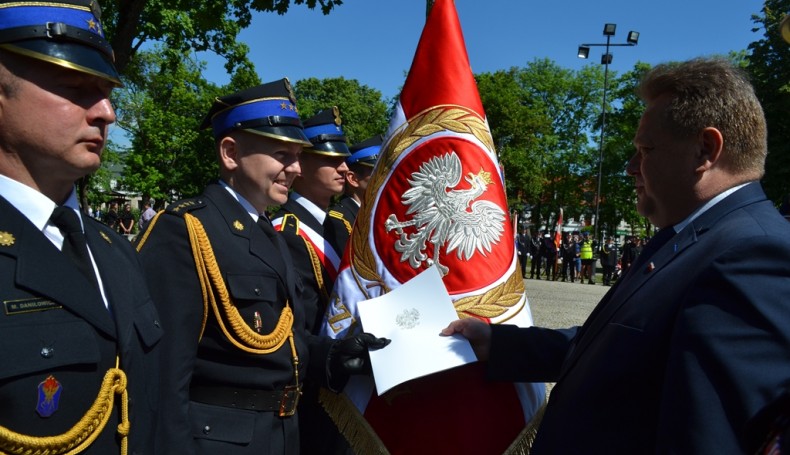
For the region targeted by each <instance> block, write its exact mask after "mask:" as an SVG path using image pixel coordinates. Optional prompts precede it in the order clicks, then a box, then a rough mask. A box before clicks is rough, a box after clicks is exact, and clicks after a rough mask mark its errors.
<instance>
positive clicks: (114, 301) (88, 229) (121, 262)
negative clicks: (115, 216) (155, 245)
mask: <svg viewBox="0 0 790 455" xmlns="http://www.w3.org/2000/svg"><path fill="white" fill-rule="evenodd" d="M85 236H86V238H87V239H88V246H89V247H90V249H91V252H92V253H93V258H94V260H95V261H96V265H97V267H98V269H99V270H100V275H101V279H102V283H103V287H104V293H105V295H106V296H107V302H108V305H109V312H110V314H111V315H112V316H113V318H114V319H115V326H116V328H117V330H118V339H119V340H121V342H122V343H123V342H125V341H126V340H128V339H129V333H130V330H131V329H132V323H133V321H134V318H133V314H132V311H133V308H135V302H133V301H132V300H133V299H134V296H135V295H137V290H136V289H129V288H128V287H127V286H130V285H132V283H135V282H136V280H133V279H132V278H131V276H130V273H131V272H132V271H131V270H130V269H129V267H134V266H135V264H130V263H129V262H128V261H127V260H126V258H125V257H124V255H123V253H122V252H121V250H120V249H119V248H120V246H119V245H118V242H127V240H126V239H124V238H119V237H118V236H111V235H109V234H107V233H106V232H103V231H102V230H100V229H99V228H98V227H97V226H95V225H94V224H93V223H90V222H86V223H85ZM113 284H114V285H113Z"/></svg>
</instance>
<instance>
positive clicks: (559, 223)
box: [554, 208, 562, 249]
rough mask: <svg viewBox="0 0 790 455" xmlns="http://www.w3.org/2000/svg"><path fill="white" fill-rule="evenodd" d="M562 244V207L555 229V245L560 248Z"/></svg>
mask: <svg viewBox="0 0 790 455" xmlns="http://www.w3.org/2000/svg"><path fill="white" fill-rule="evenodd" d="M560 245H562V209H561V208H560V217H559V218H557V227H556V228H555V229H554V246H556V247H557V248H558V249H559V247H560Z"/></svg>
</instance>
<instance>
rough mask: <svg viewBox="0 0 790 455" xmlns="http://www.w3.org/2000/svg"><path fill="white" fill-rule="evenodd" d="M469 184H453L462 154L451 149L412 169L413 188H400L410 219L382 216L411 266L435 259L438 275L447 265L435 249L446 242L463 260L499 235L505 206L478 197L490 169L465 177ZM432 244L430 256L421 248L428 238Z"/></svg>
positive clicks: (484, 248)
mask: <svg viewBox="0 0 790 455" xmlns="http://www.w3.org/2000/svg"><path fill="white" fill-rule="evenodd" d="M464 180H466V181H467V182H469V184H470V185H471V188H469V189H464V190H456V189H455V187H456V186H457V185H458V183H460V182H461V160H460V159H459V158H458V155H456V153H455V152H454V151H451V152H450V153H447V154H445V155H442V156H434V157H432V158H431V159H430V160H428V161H427V162H425V163H423V164H422V165H421V166H420V170H419V171H418V172H415V173H413V174H412V175H411V179H409V184H410V185H411V188H410V189H409V190H407V191H406V192H405V193H403V197H402V198H401V202H402V203H403V204H404V205H408V206H410V207H409V209H408V210H407V211H406V215H414V216H413V218H412V219H411V220H408V221H399V220H398V219H397V217H396V216H395V215H394V214H392V215H390V216H389V217H388V218H387V220H386V221H385V222H384V227H385V228H386V229H387V232H390V231H392V230H395V232H396V233H397V234H398V235H400V238H399V239H398V241H397V242H395V250H396V251H398V252H399V253H403V254H402V255H401V262H403V261H406V260H408V261H409V264H410V265H411V266H412V267H413V268H415V269H416V268H419V267H420V266H421V265H422V263H423V262H425V263H427V264H428V266H430V265H432V264H436V266H437V268H438V269H439V271H440V272H441V274H442V276H444V275H447V273H448V272H449V271H450V269H449V268H448V267H447V266H445V265H442V264H441V263H439V249H440V248H441V247H442V246H444V245H445V244H446V245H447V247H446V250H447V253H451V252H453V251H454V250H455V251H456V255H457V257H458V259H461V260H467V259H470V258H471V257H472V255H474V254H475V251H479V252H480V254H482V255H483V256H485V255H486V253H489V252H491V246H492V245H493V244H495V243H497V242H498V241H499V239H500V238H501V237H502V233H503V231H504V223H505V212H504V211H503V210H502V209H501V208H500V207H499V206H498V205H496V204H494V203H493V202H491V201H485V200H483V201H476V199H477V198H479V197H480V196H481V195H482V194H483V193H485V191H486V187H487V186H488V185H490V184H491V183H492V181H491V173H490V172H484V171H483V170H482V169H481V170H480V172H479V173H477V174H472V173H471V172H470V173H469V174H467V176H466V177H464ZM408 226H416V227H417V232H416V233H414V234H405V233H404V232H403V228H405V227H408ZM427 242H430V243H432V244H433V258H428V256H427V255H426V254H425V247H426V243H427Z"/></svg>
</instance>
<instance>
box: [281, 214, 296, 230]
mask: <svg viewBox="0 0 790 455" xmlns="http://www.w3.org/2000/svg"><path fill="white" fill-rule="evenodd" d="M280 232H291V233H293V234H299V218H298V217H297V216H296V215H294V214H293V213H286V214H284V215H283V222H282V223H281V224H280Z"/></svg>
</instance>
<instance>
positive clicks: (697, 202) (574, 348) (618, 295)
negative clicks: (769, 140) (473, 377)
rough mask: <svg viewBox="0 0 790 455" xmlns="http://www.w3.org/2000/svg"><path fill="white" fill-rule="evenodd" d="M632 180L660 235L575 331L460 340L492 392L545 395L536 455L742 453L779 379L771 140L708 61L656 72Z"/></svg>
mask: <svg viewBox="0 0 790 455" xmlns="http://www.w3.org/2000/svg"><path fill="white" fill-rule="evenodd" d="M639 93H640V95H641V97H642V99H643V100H644V101H645V102H646V110H645V112H644V114H643V115H642V119H641V121H640V124H639V128H638V130H637V133H636V137H635V139H634V144H635V146H636V153H635V154H634V155H633V156H632V157H631V160H630V161H629V163H628V167H627V172H628V174H629V175H631V176H633V177H634V180H635V184H636V194H637V209H638V211H639V213H640V214H642V215H643V216H645V217H647V218H648V219H649V220H650V221H651V222H652V223H653V224H654V225H655V226H657V227H659V228H661V229H660V231H659V232H658V234H657V235H656V236H654V237H653V239H652V240H651V241H650V243H649V244H648V245H646V246H645V250H644V251H643V252H642V253H641V255H640V257H639V258H638V259H637V260H636V263H635V264H634V265H633V266H632V267H631V270H630V271H629V273H628V274H627V275H626V276H624V277H623V278H621V279H620V280H618V281H617V283H615V285H614V286H613V287H612V289H611V290H610V291H609V292H608V293H607V294H606V295H605V296H604V298H603V299H602V300H601V303H600V304H599V305H598V307H597V308H595V310H594V311H593V312H592V314H591V315H590V317H589V318H588V319H587V321H586V322H585V323H584V325H583V326H582V327H574V328H571V329H567V330H549V329H544V328H537V327H535V328H528V329H519V328H515V327H512V326H501V327H500V326H497V327H489V326H487V325H485V324H482V323H479V321H472V320H470V319H466V320H464V321H456V322H453V323H452V324H451V325H450V326H449V327H448V328H446V329H445V330H444V333H445V334H450V333H454V332H459V333H462V334H463V335H464V336H466V337H467V338H469V339H470V340H471V341H472V342H473V345H474V346H475V348H476V351H477V352H478V354H479V356H480V358H481V359H487V360H488V373H489V377H490V378H491V379H497V380H519V381H552V382H554V381H556V383H557V384H556V386H555V387H554V389H553V390H552V392H551V397H550V399H549V403H548V406H547V408H546V412H545V415H544V417H543V421H542V424H541V426H540V429H539V430H538V434H537V439H536V440H535V443H534V445H533V447H532V452H531V453H534V454H538V455H539V454H545V453H550V454H563V453H569V454H571V453H573V454H576V453H585V454H604V453H606V454H611V453H689V454H690V453H693V454H730V453H743V451H744V449H745V448H746V445H747V444H746V442H745V441H744V438H743V436H742V432H743V431H744V428H745V426H746V423H747V421H748V420H749V419H750V418H752V417H753V416H754V415H755V414H756V413H757V412H758V410H760V409H761V408H762V407H763V406H765V405H766V404H767V403H768V401H769V400H770V399H771V398H772V397H773V396H775V395H776V394H777V393H778V392H779V391H780V390H781V389H782V387H783V386H784V385H785V383H786V381H787V378H790V362H788V361H787V359H788V358H790V325H788V324H787V323H786V321H788V320H790V302H788V300H787V296H788V295H790V268H789V267H788V260H787V258H788V257H790V236H788V226H787V223H786V222H785V221H784V220H783V219H782V218H781V217H780V216H779V214H778V213H777V211H776V209H775V208H774V207H773V205H772V204H771V202H770V201H769V200H767V199H766V196H765V194H764V193H763V190H762V189H761V187H760V184H759V183H758V180H759V179H760V178H761V177H762V175H763V173H764V164H765V157H766V154H767V147H766V126H765V119H764V116H763V112H762V108H761V107H760V104H759V102H758V100H757V98H756V96H755V94H754V91H753V89H752V87H751V85H750V84H749V82H748V79H747V78H746V76H745V75H744V74H743V73H742V72H741V71H740V70H738V69H736V68H734V67H733V66H732V64H731V63H729V62H727V61H725V60H719V59H695V60H691V61H688V62H684V63H681V64H671V65H659V66H657V67H656V68H654V69H653V70H651V71H650V72H648V74H646V76H645V78H644V79H643V81H642V83H641V85H640V91H639Z"/></svg>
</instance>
